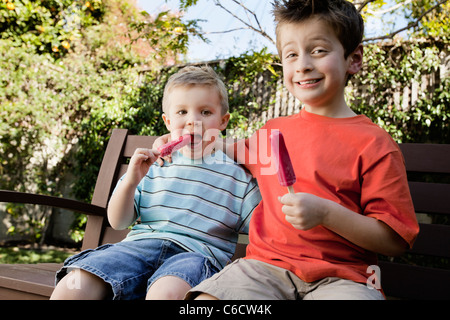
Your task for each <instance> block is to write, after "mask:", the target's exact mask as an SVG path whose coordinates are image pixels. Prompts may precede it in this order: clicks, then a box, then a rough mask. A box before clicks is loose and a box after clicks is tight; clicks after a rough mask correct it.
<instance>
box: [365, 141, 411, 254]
mask: <svg viewBox="0 0 450 320" xmlns="http://www.w3.org/2000/svg"><path fill="white" fill-rule="evenodd" d="M361 207H362V209H363V214H365V215H366V216H369V217H373V218H376V219H378V220H380V221H383V222H384V223H386V224H387V225H388V226H389V227H391V228H392V229H393V230H394V231H395V232H396V233H398V234H399V235H400V236H401V237H402V238H403V239H404V240H405V241H406V242H407V243H408V244H409V246H410V247H412V245H413V243H414V241H415V239H416V237H417V234H418V232H419V225H418V223H417V219H416V214H415V210H414V206H413V203H412V199H411V194H410V191H409V187H408V180H407V176H406V170H405V166H404V160H403V155H402V154H401V151H400V150H398V151H393V152H390V153H388V154H386V155H385V156H383V157H382V158H380V159H379V160H378V161H377V162H376V163H374V164H372V165H371V166H370V167H369V168H368V169H367V170H366V171H365V172H363V175H362V188H361Z"/></svg>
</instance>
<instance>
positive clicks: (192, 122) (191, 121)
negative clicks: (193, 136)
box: [186, 116, 202, 127]
mask: <svg viewBox="0 0 450 320" xmlns="http://www.w3.org/2000/svg"><path fill="white" fill-rule="evenodd" d="M186 124H187V125H188V126H193V127H200V126H201V125H202V122H201V121H199V120H198V119H197V118H196V117H195V116H193V117H190V118H189V119H188V121H187V123H186Z"/></svg>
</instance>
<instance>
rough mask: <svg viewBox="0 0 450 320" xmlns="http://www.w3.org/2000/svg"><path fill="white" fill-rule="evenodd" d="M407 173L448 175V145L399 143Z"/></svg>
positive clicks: (449, 168) (449, 150)
mask: <svg viewBox="0 0 450 320" xmlns="http://www.w3.org/2000/svg"><path fill="white" fill-rule="evenodd" d="M399 146H400V149H401V150H402V153H403V156H404V158H405V162H406V170H407V171H415V172H434V173H450V161H449V159H450V144H426V143H401V144H399Z"/></svg>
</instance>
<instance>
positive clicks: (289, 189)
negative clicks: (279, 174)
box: [287, 186, 295, 194]
mask: <svg viewBox="0 0 450 320" xmlns="http://www.w3.org/2000/svg"><path fill="white" fill-rule="evenodd" d="M287 188H288V191H289V193H292V194H294V193H295V192H294V187H293V186H288V187H287Z"/></svg>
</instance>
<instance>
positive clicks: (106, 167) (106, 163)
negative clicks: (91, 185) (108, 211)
mask: <svg viewBox="0 0 450 320" xmlns="http://www.w3.org/2000/svg"><path fill="white" fill-rule="evenodd" d="M127 134H128V130H126V129H114V130H113V132H112V134H111V138H110V139H109V142H108V146H107V148H106V151H105V155H104V156H103V161H102V165H101V167H100V171H99V174H98V178H97V182H96V184H95V189H94V194H93V195H92V204H95V205H97V206H100V207H103V208H106V207H107V206H108V200H109V196H110V194H111V192H112V190H113V188H114V187H115V185H114V183H113V182H114V179H115V176H116V174H117V169H118V166H119V163H120V159H121V155H122V151H123V149H124V146H125V141H126V139H127Z"/></svg>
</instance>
